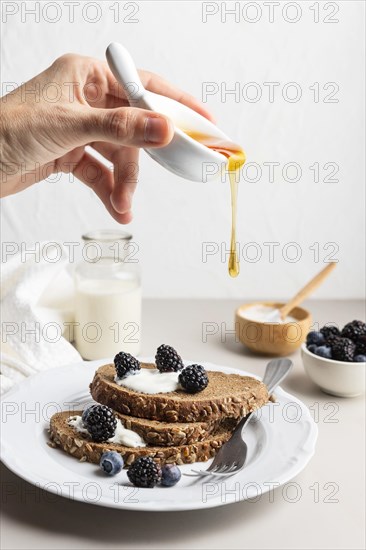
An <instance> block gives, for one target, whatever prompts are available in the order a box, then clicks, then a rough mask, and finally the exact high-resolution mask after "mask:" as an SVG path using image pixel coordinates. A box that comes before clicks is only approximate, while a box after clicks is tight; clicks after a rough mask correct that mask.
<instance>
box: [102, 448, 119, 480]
mask: <svg viewBox="0 0 366 550" xmlns="http://www.w3.org/2000/svg"><path fill="white" fill-rule="evenodd" d="M99 466H100V467H101V469H102V470H103V472H104V473H105V474H107V475H108V476H115V475H116V474H119V472H120V471H121V470H122V468H123V458H122V456H121V455H120V454H119V453H116V452H115V451H106V452H105V453H103V454H102V457H101V459H100V462H99Z"/></svg>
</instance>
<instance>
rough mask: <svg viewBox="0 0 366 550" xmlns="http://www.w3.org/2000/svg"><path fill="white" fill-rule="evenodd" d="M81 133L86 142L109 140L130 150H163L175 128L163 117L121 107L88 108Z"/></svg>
mask: <svg viewBox="0 0 366 550" xmlns="http://www.w3.org/2000/svg"><path fill="white" fill-rule="evenodd" d="M80 131H81V133H82V134H83V136H79V138H85V140H86V142H90V141H109V142H112V143H115V144H116V145H125V146H127V147H147V148H149V147H163V146H164V145H167V144H168V143H169V142H170V141H171V140H172V138H173V134H174V125H173V123H172V122H171V121H170V120H169V118H167V117H166V116H164V115H161V114H159V113H155V112H152V111H147V110H145V109H136V108H134V107H121V108H118V109H95V108H91V109H88V112H87V113H86V117H85V119H84V120H83V121H81V127H80Z"/></svg>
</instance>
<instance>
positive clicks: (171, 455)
mask: <svg viewBox="0 0 366 550" xmlns="http://www.w3.org/2000/svg"><path fill="white" fill-rule="evenodd" d="M74 414H75V415H81V411H80V412H78V411H75V412H74ZM69 417H70V412H69V411H63V412H60V413H56V414H54V415H53V416H52V418H51V421H50V440H51V445H53V444H55V445H56V446H58V447H60V448H61V449H63V450H64V451H65V452H67V453H68V454H70V450H71V449H73V448H74V447H75V450H74V451H73V453H72V456H74V457H75V458H78V459H79V460H80V461H82V462H85V461H88V462H93V463H94V464H99V462H100V459H101V456H102V454H103V453H104V452H107V451H116V452H118V453H120V454H121V455H122V457H123V459H124V462H125V465H126V466H129V465H130V464H132V462H134V460H136V458H138V457H140V456H150V457H152V458H153V459H154V461H155V462H156V463H157V464H160V465H163V464H166V463H169V464H173V463H175V464H178V465H180V464H190V463H192V462H194V461H198V462H201V461H204V460H208V459H209V458H211V457H212V456H214V455H215V454H216V452H217V450H218V449H219V448H220V447H221V445H223V443H225V442H226V441H227V440H228V439H229V438H230V436H231V430H232V428H231V429H227V428H226V427H225V426H224V425H223V426H220V427H219V429H218V430H217V432H216V433H214V434H212V435H211V436H210V437H209V438H208V439H207V440H205V441H201V442H197V443H195V444H190V445H181V446H171V447H157V446H156V447H155V446H154V447H153V446H152V447H137V448H131V447H125V446H123V445H116V444H112V443H108V444H106V443H96V442H95V441H88V440H86V439H83V438H81V437H80V440H81V441H82V442H83V444H82V446H81V447H77V446H76V445H75V446H74V439H75V431H74V429H73V428H72V427H71V426H69V424H68V419H69ZM68 443H71V445H68Z"/></svg>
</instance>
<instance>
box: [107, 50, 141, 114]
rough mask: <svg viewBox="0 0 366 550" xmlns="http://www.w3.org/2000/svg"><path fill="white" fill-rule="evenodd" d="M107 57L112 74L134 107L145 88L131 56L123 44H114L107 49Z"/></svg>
mask: <svg viewBox="0 0 366 550" xmlns="http://www.w3.org/2000/svg"><path fill="white" fill-rule="evenodd" d="M106 57H107V61H108V65H109V67H110V69H111V71H112V73H113V74H114V76H115V77H116V79H117V81H118V82H119V83H120V84H122V86H123V88H124V90H125V93H126V95H127V99H128V101H129V103H130V104H131V105H133V104H134V103H136V102H137V101H139V99H141V98H142V96H143V95H144V93H145V88H144V87H143V85H142V82H141V80H140V77H139V74H138V72H137V69H136V66H135V64H134V62H133V60H132V57H131V55H130V54H129V53H128V51H127V50H126V48H124V47H123V46H122V44H118V42H112V43H111V44H109V46H108V48H107V51H106Z"/></svg>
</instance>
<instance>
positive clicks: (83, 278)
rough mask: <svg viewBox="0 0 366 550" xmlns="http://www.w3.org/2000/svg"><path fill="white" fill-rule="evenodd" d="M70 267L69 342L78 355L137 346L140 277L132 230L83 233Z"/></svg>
mask: <svg viewBox="0 0 366 550" xmlns="http://www.w3.org/2000/svg"><path fill="white" fill-rule="evenodd" d="M82 238H83V260H82V261H81V262H80V263H79V264H78V265H77V267H76V270H75V345H76V348H77V350H78V351H79V353H80V354H81V356H82V357H83V358H84V359H102V358H105V357H114V355H116V354H117V353H118V352H120V351H126V352H128V353H131V354H132V355H137V354H138V353H139V352H140V340H141V283H140V277H139V270H138V264H137V258H136V256H135V251H136V248H135V246H134V244H133V243H132V242H131V239H132V235H130V234H128V233H125V232H124V231H119V230H111V231H108V230H102V231H94V232H90V233H87V234H86V235H83V237H82Z"/></svg>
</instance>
